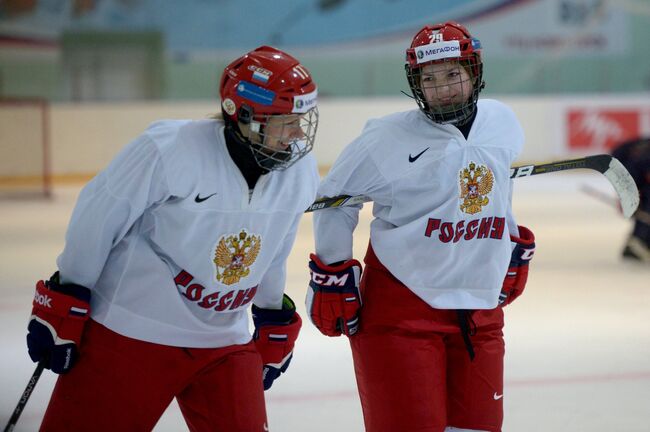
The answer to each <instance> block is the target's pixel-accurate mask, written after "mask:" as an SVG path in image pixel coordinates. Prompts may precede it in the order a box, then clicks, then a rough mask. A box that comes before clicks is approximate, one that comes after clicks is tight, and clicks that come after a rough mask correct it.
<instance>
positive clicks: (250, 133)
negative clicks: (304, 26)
mask: <svg viewBox="0 0 650 432" xmlns="http://www.w3.org/2000/svg"><path fill="white" fill-rule="evenodd" d="M219 94H220V96H221V109H222V112H223V116H224V118H225V119H226V121H232V122H234V123H235V124H237V123H239V125H240V129H241V131H242V133H243V135H244V136H245V137H246V138H247V140H248V141H249V143H250V148H251V151H252V152H253V155H254V156H255V160H256V161H257V163H258V164H259V165H260V166H261V167H263V168H266V169H276V170H282V169H286V168H288V167H289V166H290V165H292V164H293V163H295V162H296V161H298V160H299V159H300V158H302V157H303V156H305V155H306V154H307V153H309V152H310V151H311V149H312V148H313V145H314V138H315V135H316V129H317V126H318V108H317V106H316V105H317V89H316V84H315V83H314V81H313V79H312V77H311V74H310V73H309V71H308V70H307V69H306V68H305V67H304V66H303V65H301V64H300V62H299V61H298V60H297V59H295V58H294V57H292V56H290V55H289V54H287V53H285V52H283V51H280V50H278V49H276V48H273V47H270V46H261V47H259V48H257V49H255V50H253V51H251V52H249V53H248V54H245V55H244V56H242V57H240V58H238V59H236V60H235V61H233V62H232V63H230V64H229V65H228V66H226V68H225V69H224V72H223V75H222V76H221V84H220V87H219ZM272 119H273V120H272ZM269 121H272V122H273V123H274V124H276V123H277V124H278V125H280V126H279V127H277V126H274V127H268V126H269ZM289 129H291V130H289ZM278 143H280V145H278Z"/></svg>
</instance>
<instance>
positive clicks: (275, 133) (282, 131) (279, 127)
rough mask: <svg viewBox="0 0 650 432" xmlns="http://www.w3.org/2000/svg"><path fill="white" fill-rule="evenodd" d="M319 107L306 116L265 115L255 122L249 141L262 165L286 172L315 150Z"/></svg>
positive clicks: (256, 158) (253, 122) (254, 155)
mask: <svg viewBox="0 0 650 432" xmlns="http://www.w3.org/2000/svg"><path fill="white" fill-rule="evenodd" d="M317 128H318V108H316V107H314V108H312V109H310V110H309V111H307V112H306V113H303V114H276V115H264V116H261V118H259V119H256V120H253V121H251V123H250V134H249V136H248V139H249V140H250V142H251V145H250V149H251V152H252V153H253V157H254V158H255V161H256V162H257V164H258V165H259V166H261V167H262V168H265V169H268V170H277V171H283V170H286V169H287V168H289V167H290V166H291V165H293V164H295V163H296V162H298V160H300V159H301V158H303V157H304V156H305V155H307V153H309V152H310V151H311V150H312V149H313V148H314V139H315V138H316V130H317Z"/></svg>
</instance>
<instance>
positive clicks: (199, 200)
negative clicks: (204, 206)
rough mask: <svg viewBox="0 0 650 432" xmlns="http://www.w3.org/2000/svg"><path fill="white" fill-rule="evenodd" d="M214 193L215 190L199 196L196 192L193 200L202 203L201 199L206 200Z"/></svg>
mask: <svg viewBox="0 0 650 432" xmlns="http://www.w3.org/2000/svg"><path fill="white" fill-rule="evenodd" d="M216 194H217V193H216V192H215V193H213V194H210V195H208V196H205V197H201V196H199V194H196V196H195V197H194V202H197V203H202V202H203V201H205V200H207V199H208V198H210V197H211V196H213V195H216Z"/></svg>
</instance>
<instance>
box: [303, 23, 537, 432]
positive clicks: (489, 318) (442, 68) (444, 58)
mask: <svg viewBox="0 0 650 432" xmlns="http://www.w3.org/2000/svg"><path fill="white" fill-rule="evenodd" d="M406 75H407V79H408V82H409V85H410V87H411V90H412V93H413V97H414V99H415V101H416V103H417V105H418V107H419V109H415V110H412V111H407V112H400V113H396V114H391V115H388V116H386V117H383V118H379V119H374V120H370V121H368V123H367V124H366V126H365V128H364V130H363V132H362V133H361V135H360V136H359V137H358V138H357V139H355V140H354V141H353V142H352V143H350V144H349V145H348V146H347V147H346V148H345V150H344V151H343V152H342V154H341V155H340V156H339V158H338V159H337V161H336V162H335V163H334V165H333V167H332V168H331V170H330V172H329V173H328V175H327V177H326V178H325V179H324V180H323V181H322V183H321V185H320V188H319V196H322V197H332V196H337V195H353V196H356V195H365V196H369V197H370V198H371V199H372V200H373V201H374V206H373V216H374V220H373V221H372V224H371V230H370V245H369V246H368V251H367V254H366V256H365V269H364V274H363V278H361V282H360V289H359V275H360V273H361V265H360V263H359V262H358V261H356V260H355V259H353V257H352V233H353V230H354V229H355V227H356V225H357V223H358V211H359V208H358V207H356V208H355V207H340V208H332V209H327V210H323V211H319V212H317V213H315V214H314V225H315V226H314V231H315V241H316V253H315V254H312V255H311V261H310V263H309V267H310V271H311V282H310V287H309V289H308V295H307V311H308V313H309V315H310V319H311V321H312V322H313V323H314V324H315V325H316V326H317V327H318V328H319V330H320V331H321V332H322V333H323V334H325V335H329V336H338V335H341V334H345V335H347V336H349V339H350V345H351V348H352V354H353V359H354V367H355V373H356V379H357V385H358V389H359V395H360V397H361V404H362V408H363V415H364V422H365V426H366V430H367V431H369V432H382V431H386V432H388V431H411V430H412V431H415V430H417V431H420V432H425V431H426V432H442V431H444V430H447V431H452V430H454V431H459V430H463V431H467V430H477V431H500V430H501V424H502V417H503V397H504V391H503V356H504V342H503V333H502V328H503V309H502V306H505V305H506V304H508V303H510V302H511V301H512V300H514V299H515V298H516V297H517V296H518V295H520V294H521V292H522V290H523V289H524V286H525V283H526V279H527V272H528V262H529V260H530V258H531V257H532V253H533V251H534V237H533V234H532V233H531V231H530V230H528V229H527V228H524V227H521V226H519V227H518V226H517V225H516V223H515V221H514V217H513V215H512V209H511V196H512V185H511V181H510V180H509V168H510V165H511V163H512V162H513V161H514V160H515V158H516V157H517V155H518V154H519V153H520V151H521V149H522V146H523V141H524V136H523V132H522V129H521V127H520V125H519V122H518V120H517V118H516V117H515V115H514V113H513V112H512V111H511V110H510V109H509V108H508V107H507V106H505V105H504V104H502V103H500V102H497V101H495V100H480V101H479V100H478V96H479V92H480V91H481V89H482V88H483V86H484V82H483V79H482V76H483V73H482V62H481V45H480V42H479V40H478V39H476V38H473V37H472V36H471V35H470V33H469V32H468V31H467V29H466V28H465V27H463V26H462V25H460V24H458V23H455V22H446V23H443V24H436V25H433V26H426V27H424V28H422V29H421V30H420V31H419V32H418V33H417V34H416V35H415V37H414V38H413V41H412V43H411V46H410V47H409V48H408V49H407V50H406Z"/></svg>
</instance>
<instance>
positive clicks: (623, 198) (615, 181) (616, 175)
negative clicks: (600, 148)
mask: <svg viewBox="0 0 650 432" xmlns="http://www.w3.org/2000/svg"><path fill="white" fill-rule="evenodd" d="M572 169H592V170H596V171H598V172H599V173H601V174H603V175H604V176H605V177H607V179H608V180H609V182H610V183H611V184H612V186H613V187H614V189H615V190H616V193H617V194H618V197H619V200H620V202H621V208H622V210H623V214H624V215H625V217H630V216H632V214H634V212H635V211H636V209H637V208H638V207H639V190H638V189H637V187H636V184H635V183H634V179H633V178H632V176H631V175H630V173H629V172H627V170H626V169H625V167H624V166H623V164H621V163H620V162H619V161H618V160H617V159H616V158H614V157H612V156H610V155H606V154H602V155H593V156H587V157H584V158H580V159H569V160H563V161H557V162H551V163H547V164H540V165H523V166H517V167H512V168H511V169H510V178H512V179H514V178H520V177H529V176H532V175H537V174H546V173H550V172H556V171H566V170H572ZM368 201H371V199H370V198H368V197H366V196H363V195H360V196H355V197H352V196H349V195H339V196H336V197H331V198H322V199H319V200H316V201H315V202H314V203H313V204H312V205H310V206H309V208H307V210H305V212H306V213H307V212H312V211H315V210H323V209H327V208H336V207H344V206H351V205H358V204H362V203H364V202H368Z"/></svg>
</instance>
